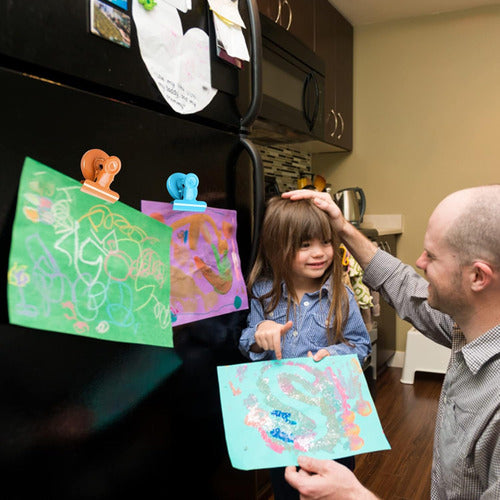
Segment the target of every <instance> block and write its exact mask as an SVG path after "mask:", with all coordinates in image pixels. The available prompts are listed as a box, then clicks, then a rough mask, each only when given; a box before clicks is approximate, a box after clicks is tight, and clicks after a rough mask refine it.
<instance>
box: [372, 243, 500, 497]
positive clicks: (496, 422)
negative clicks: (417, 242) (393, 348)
mask: <svg viewBox="0 0 500 500" xmlns="http://www.w3.org/2000/svg"><path fill="white" fill-rule="evenodd" d="M363 281H364V282H365V283H366V285H368V286H369V287H370V288H372V289H373V290H377V291H379V292H380V293H381V295H382V297H383V298H384V299H385V300H386V301H387V302H388V303H389V304H391V305H392V306H393V307H394V308H395V310H396V312H397V313H398V315H399V316H400V317H401V318H402V319H404V320H407V321H409V322H410V323H411V324H413V326H414V327H415V328H416V329H417V330H419V331H420V332H421V333H422V334H424V335H425V336H427V337H429V338H431V339H432V340H434V341H436V342H438V343H439V344H442V345H445V346H446V347H451V351H452V353H451V359H450V364H449V366H448V370H447V373H446V375H445V378H444V382H443V387H442V390H441V396H440V399H439V407H438V413H437V418H436V430H435V435H434V457H433V465H432V478H431V498H432V499H439V500H441V499H459V498H460V499H464V500H465V499H466V500H472V499H479V498H480V499H482V500H487V499H488V500H489V499H491V500H493V499H495V500H498V499H500V325H497V326H495V327H494V328H492V329H491V330H489V331H487V332H485V333H484V334H483V335H481V336H480V337H479V338H477V339H475V340H474V341H472V342H470V343H468V344H466V343H465V338H464V336H463V334H462V332H461V331H460V330H459V328H458V327H457V326H456V325H455V324H454V321H453V320H452V318H451V317H450V316H448V315H446V314H443V313H441V312H439V311H437V310H435V309H432V308H431V307H430V306H429V304H428V302H427V293H428V292H427V286H428V283H427V281H426V280H425V279H424V278H422V277H421V276H420V275H419V274H418V273H417V272H416V271H415V270H414V269H413V268H412V267H411V266H408V265H405V264H403V263H402V262H401V261H400V260H399V259H397V258H395V257H393V256H391V255H390V254H388V253H386V252H383V251H382V250H378V251H377V253H376V254H375V256H374V257H373V259H372V260H371V261H370V263H369V264H368V266H367V267H366V269H365V271H364V276H363ZM498 307H500V304H499V305H498ZM415 472H416V473H418V471H415Z"/></svg>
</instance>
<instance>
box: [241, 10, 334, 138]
mask: <svg viewBox="0 0 500 500" xmlns="http://www.w3.org/2000/svg"><path fill="white" fill-rule="evenodd" d="M260 21H261V30H262V105H261V110H260V113H259V115H258V118H257V120H256V121H255V123H254V125H253V127H252V132H251V134H250V136H251V138H252V140H253V141H254V142H255V143H258V144H264V145H270V144H276V143H301V142H309V141H314V140H319V141H323V140H324V126H325V124H324V95H325V64H324V62H323V60H322V59H321V58H320V57H318V55H316V54H315V53H314V52H313V51H312V50H310V49H309V48H308V47H307V46H306V45H304V44H303V43H302V42H301V41H300V40H298V39H297V38H295V36H293V35H292V34H290V33H289V32H288V31H286V30H285V29H284V28H283V27H282V26H280V25H278V24H276V23H274V22H273V21H272V20H270V19H269V18H267V17H266V16H264V15H262V14H261V15H260Z"/></svg>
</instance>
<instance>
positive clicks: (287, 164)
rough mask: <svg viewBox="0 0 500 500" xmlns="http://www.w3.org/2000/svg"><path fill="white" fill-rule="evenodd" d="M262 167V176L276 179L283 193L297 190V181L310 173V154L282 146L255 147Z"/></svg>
mask: <svg viewBox="0 0 500 500" xmlns="http://www.w3.org/2000/svg"><path fill="white" fill-rule="evenodd" d="M257 147H258V148H259V151H260V155H261V158H262V164H263V166H264V176H273V177H275V178H276V182H277V183H278V187H279V190H280V191H281V192H282V193H283V192H284V191H289V190H291V189H297V180H298V179H299V178H300V177H302V176H303V174H310V173H311V162H312V154H311V153H303V152H300V151H295V150H293V149H288V148H285V147H282V146H257Z"/></svg>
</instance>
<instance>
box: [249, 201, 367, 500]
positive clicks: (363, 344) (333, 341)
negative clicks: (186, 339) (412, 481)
mask: <svg viewBox="0 0 500 500" xmlns="http://www.w3.org/2000/svg"><path fill="white" fill-rule="evenodd" d="M339 245H340V241H339V239H338V236H337V234H336V233H335V231H334V230H333V228H332V226H331V223H330V218H329V217H328V215H327V214H326V213H325V212H324V211H323V210H321V209H319V208H317V207H316V206H315V205H314V204H313V203H312V202H311V200H298V201H291V200H289V199H284V198H280V197H274V198H271V199H270V200H269V202H268V205H267V208H266V213H265V215H264V222H263V225H262V231H261V237H260V245H259V251H258V254H257V259H256V262H255V264H254V266H253V268H252V270H251V272H250V276H249V277H248V289H249V291H250V299H251V303H250V313H249V315H248V320H247V328H245V329H244V330H243V332H242V335H241V338H240V349H241V351H242V352H243V354H245V355H246V356H247V357H248V358H249V359H251V360H252V361H261V360H265V359H282V358H296V357H303V356H312V357H313V358H314V359H315V360H316V361H320V360H321V359H323V358H324V357H325V356H329V355H332V356H333V355H336V354H357V356H358V358H359V361H360V363H362V362H363V360H364V358H365V357H366V356H367V355H368V354H369V353H370V350H371V343H370V337H369V334H368V331H367V330H366V327H365V324H364V322H363V318H362V316H361V313H360V311H359V307H358V305H357V303H356V299H355V298H354V294H353V292H352V290H350V289H349V288H348V287H347V286H346V285H345V284H344V281H343V269H342V262H341V255H340V251H339ZM338 461H339V462H340V463H343V464H344V465H346V466H348V467H349V468H351V469H354V457H347V458H346V459H341V460H338ZM270 472H271V479H272V483H273V488H274V496H275V499H276V500H284V499H287V500H288V499H298V498H299V494H298V492H297V491H296V490H294V489H293V488H292V487H291V486H290V485H289V484H288V483H287V482H286V481H285V479H284V468H281V467H280V468H275V469H271V470H270Z"/></svg>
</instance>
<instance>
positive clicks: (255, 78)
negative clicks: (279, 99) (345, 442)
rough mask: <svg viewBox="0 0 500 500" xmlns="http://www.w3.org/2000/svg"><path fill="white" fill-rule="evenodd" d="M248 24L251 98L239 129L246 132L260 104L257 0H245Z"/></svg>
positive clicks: (260, 76)
mask: <svg viewBox="0 0 500 500" xmlns="http://www.w3.org/2000/svg"><path fill="white" fill-rule="evenodd" d="M247 5H248V17H249V25H250V49H251V50H250V54H251V56H250V68H251V82H252V84H251V93H252V95H251V100H250V104H249V106H248V109H247V111H246V114H245V115H244V116H242V118H241V121H240V126H241V128H240V130H241V132H242V133H244V134H247V135H248V133H249V132H250V127H251V126H252V123H253V122H254V121H255V119H256V118H257V116H258V115H259V113H260V107H261V104H262V34H261V29H260V18H259V8H258V6H257V0H247Z"/></svg>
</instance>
